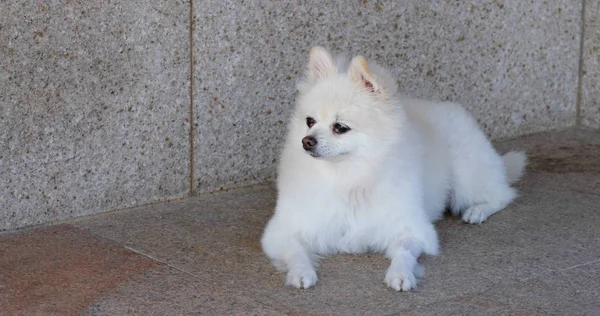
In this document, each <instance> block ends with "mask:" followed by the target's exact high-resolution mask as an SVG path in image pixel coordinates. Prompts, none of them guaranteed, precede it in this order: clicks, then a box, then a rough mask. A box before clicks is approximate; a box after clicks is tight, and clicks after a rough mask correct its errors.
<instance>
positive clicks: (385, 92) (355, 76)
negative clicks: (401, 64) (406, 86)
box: [292, 47, 399, 160]
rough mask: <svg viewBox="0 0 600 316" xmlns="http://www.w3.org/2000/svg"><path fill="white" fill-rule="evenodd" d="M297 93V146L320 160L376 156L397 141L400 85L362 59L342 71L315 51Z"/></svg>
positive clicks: (319, 49) (324, 54) (325, 54)
mask: <svg viewBox="0 0 600 316" xmlns="http://www.w3.org/2000/svg"><path fill="white" fill-rule="evenodd" d="M298 88H299V92H300V94H299V98H298V100H297V107H296V112H295V115H294V118H293V122H292V128H293V135H295V137H298V139H297V140H292V141H294V142H297V146H302V148H303V150H304V151H306V153H307V154H309V155H311V156H313V157H315V158H319V159H327V160H340V159H353V158H368V157H373V156H374V155H378V154H380V153H381V151H382V150H384V149H385V148H386V144H389V143H391V142H393V140H394V139H396V137H398V135H397V126H398V123H399V122H398V120H397V117H396V111H395V106H396V102H394V98H395V94H396V86H395V82H394V81H393V80H392V79H391V77H390V76H389V74H388V73H387V72H386V71H385V70H383V69H382V68H380V67H379V66H377V65H376V64H374V63H367V61H366V60H365V58H364V57H362V56H356V57H354V58H353V59H352V60H351V62H350V65H349V66H348V67H343V66H342V64H341V63H336V62H334V60H333V58H332V56H331V55H330V53H329V52H328V51H327V50H325V49H324V48H322V47H314V48H313V49H312V50H311V52H310V57H309V62H308V71H307V74H306V78H305V79H304V81H303V82H302V83H301V84H300V85H299V87H298Z"/></svg>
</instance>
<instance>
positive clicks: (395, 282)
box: [385, 269, 417, 291]
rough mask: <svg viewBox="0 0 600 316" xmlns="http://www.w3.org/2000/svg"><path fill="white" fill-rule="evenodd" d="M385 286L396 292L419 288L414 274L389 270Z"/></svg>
mask: <svg viewBox="0 0 600 316" xmlns="http://www.w3.org/2000/svg"><path fill="white" fill-rule="evenodd" d="M385 284H387V286H388V287H390V288H392V289H394V290H396V291H409V290H411V289H414V288H415V287H417V277H416V276H415V274H414V273H412V272H406V271H393V270H391V269H390V270H388V272H387V273H386V275H385Z"/></svg>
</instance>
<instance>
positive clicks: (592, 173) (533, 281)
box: [73, 130, 600, 315]
mask: <svg viewBox="0 0 600 316" xmlns="http://www.w3.org/2000/svg"><path fill="white" fill-rule="evenodd" d="M599 136H600V134H599V133H598V132H597V131H592V130H569V131H564V132H556V133H546V134H537V135H533V136H530V137H525V138H520V139H518V140H513V141H508V142H502V143H499V144H497V147H498V148H499V149H500V150H502V151H504V150H506V149H509V148H511V149H512V148H516V149H526V150H528V151H529V152H530V156H531V164H530V166H529V170H528V173H527V175H526V177H525V178H524V179H523V180H522V181H521V182H520V183H519V185H518V187H519V190H520V192H521V196H520V197H519V198H518V199H517V200H516V201H515V202H513V203H512V204H511V205H509V206H508V207H507V208H506V209H505V210H503V211H502V212H500V213H498V214H496V215H494V216H492V217H491V218H490V219H489V220H488V222H486V223H484V224H483V225H480V226H473V225H468V224H464V223H462V222H460V220H459V219H458V218H456V217H446V218H444V219H443V220H441V221H439V222H438V223H437V229H438V232H439V235H440V239H441V249H442V250H441V254H440V255H439V256H436V257H425V258H422V259H421V261H422V262H423V263H424V265H425V268H426V276H425V278H424V279H423V280H422V282H421V284H420V286H419V287H418V288H417V290H416V291H413V292H409V293H396V292H393V291H390V290H388V289H386V287H385V285H384V284H383V282H382V280H383V276H384V273H385V270H386V268H387V266H388V264H389V263H388V262H387V260H385V259H384V258H383V257H382V256H381V255H379V254H365V255H337V256H330V257H328V258H326V259H325V260H323V262H322V264H321V267H320V269H319V277H320V281H319V283H318V284H317V286H316V288H314V289H310V290H305V291H302V290H297V289H293V288H289V287H284V285H283V283H284V275H283V274H281V273H278V272H276V271H275V269H274V268H273V267H272V266H271V265H270V263H269V262H268V260H267V259H266V258H265V256H264V255H263V254H262V252H261V250H260V245H259V238H260V236H261V234H262V229H263V227H264V225H265V223H266V221H267V220H268V218H269V217H270V216H271V214H272V210H273V207H274V202H275V192H274V190H273V188H272V187H270V186H257V187H251V188H247V189H242V190H234V191H231V192H226V193H218V194H211V195H205V196H201V197H196V198H191V199H186V200H184V201H181V202H178V203H170V204H169V205H168V207H167V208H163V207H161V206H160V205H157V206H153V207H148V208H143V209H137V210H131V211H126V212H119V213H114V214H110V215H98V216H94V217H90V218H86V219H82V220H78V221H76V222H74V223H73V224H74V225H76V226H78V227H81V228H83V229H86V230H89V231H91V232H92V233H94V234H97V235H101V236H104V237H106V238H109V239H111V240H114V241H115V242H117V243H119V244H123V245H125V246H127V247H130V248H132V249H136V250H137V251H139V252H140V253H143V254H146V255H148V256H150V257H152V258H156V259H158V260H160V261H161V262H165V263H167V264H169V265H171V266H173V267H176V268H178V269H181V270H183V271H186V272H188V273H190V274H191V275H194V276H196V277H198V278H201V279H203V280H206V282H208V283H210V284H215V285H219V286H222V287H226V288H227V289H228V290H230V291H232V292H233V293H240V294H241V293H243V295H244V296H247V297H250V298H253V299H255V300H257V301H259V302H263V303H265V304H268V305H269V306H278V307H280V309H281V310H284V311H287V312H288V313H296V314H302V315H306V314H318V315H322V314H329V315H364V314H373V315H385V314H392V313H397V312H400V311H412V312H414V313H415V314H417V315H419V314H427V313H426V312H427V311H431V312H432V313H435V312H437V313H438V314H444V311H446V314H452V311H455V313H454V314H460V312H461V311H467V312H470V310H469V309H468V308H467V309H465V308H466V307H465V306H469V304H472V305H477V306H476V307H474V308H473V309H472V311H473V312H476V311H482V312H490V313H498V314H502V313H509V312H519V311H521V310H523V311H524V312H526V314H529V312H531V311H534V312H536V313H544V312H550V313H551V312H556V311H566V310H568V308H570V307H571V306H575V307H577V309H573V311H575V312H576V313H583V312H585V311H593V310H597V307H598V306H597V297H598V291H597V281H594V280H588V279H589V278H592V277H595V276H597V275H598V273H599V272H598V271H599V270H598V268H599V265H598V264H593V263H597V262H600V249H599V248H598V247H597V245H598V244H600V234H598V231H597V227H598V226H599V225H600V213H598V205H600V190H598V187H597V186H596V187H594V186H590V184H591V183H592V181H596V182H595V183H596V184H595V185H597V184H598V182H597V181H598V180H597V178H598V173H599V172H600V163H599V162H600V141H599V139H600V137H599ZM594 177H595V178H594ZM580 179H583V180H580ZM593 179H595V180H593ZM563 291H568V293H567V294H565V293H563ZM445 302H447V304H446V303H445ZM513 302H514V303H515V305H514V306H513V305H512V303H513ZM528 302H529V305H527V303H528ZM486 304H487V305H486ZM594 304H596V305H594ZM486 306H487V307H486ZM488 307H489V308H488ZM421 308H425V309H424V310H423V311H425V312H423V313H420V309H421Z"/></svg>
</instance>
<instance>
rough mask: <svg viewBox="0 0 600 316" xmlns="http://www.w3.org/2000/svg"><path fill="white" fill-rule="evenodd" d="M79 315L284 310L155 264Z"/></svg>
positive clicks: (258, 315)
mask: <svg viewBox="0 0 600 316" xmlns="http://www.w3.org/2000/svg"><path fill="white" fill-rule="evenodd" d="M82 315H87V316H102V315H107V316H112V315H140V316H142V315H143V316H150V315H152V316H154V315H156V316H158V315H211V316H214V315H240V316H245V315H253V316H276V315H286V312H285V311H278V310H277V309H276V308H275V307H270V306H267V305H264V304H262V303H259V302H257V301H255V300H252V299H249V298H247V297H244V296H241V295H239V294H237V293H235V292H234V293H232V292H231V291H229V290H227V288H226V287H223V286H219V285H211V284H207V283H204V282H202V281H200V280H198V279H196V278H194V277H191V276H189V275H188V274H185V273H183V272H180V271H177V270H174V269H172V268H159V269H154V270H151V271H148V272H146V273H145V274H144V275H143V276H141V277H138V278H137V279H134V280H131V281H129V282H127V283H123V284H121V286H119V288H117V289H115V290H114V291H111V292H110V293H107V294H105V295H104V296H103V297H101V298H99V299H98V300H96V301H94V302H93V303H92V304H91V305H90V307H89V310H88V311H87V312H84V313H82Z"/></svg>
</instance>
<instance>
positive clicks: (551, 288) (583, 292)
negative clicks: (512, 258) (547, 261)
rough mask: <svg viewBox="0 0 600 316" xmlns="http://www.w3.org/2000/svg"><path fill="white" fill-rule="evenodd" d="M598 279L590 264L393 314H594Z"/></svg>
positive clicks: (599, 295)
mask: <svg viewBox="0 0 600 316" xmlns="http://www.w3.org/2000/svg"><path fill="white" fill-rule="evenodd" d="M599 280H600V264H599V263H592V264H587V265H584V266H578V267H574V268H571V269H567V270H563V271H556V272H552V273H549V274H547V275H544V276H542V277H539V278H536V279H533V280H529V281H527V282H523V283H517V284H513V285H511V286H507V287H500V288H495V289H492V290H490V291H487V292H482V293H473V294H469V295H466V296H462V297H459V298H456V299H452V300H449V301H444V302H440V303H436V304H433V305H431V306H427V307H423V308H417V309H415V310H412V311H404V312H401V313H397V314H394V315H395V316H396V315H397V316H400V315H402V316H404V315H406V316H416V315H428V316H435V315H444V316H445V315H523V316H525V315H597V314H598V311H600V291H599V290H598V289H599V288H600V281H599Z"/></svg>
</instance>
